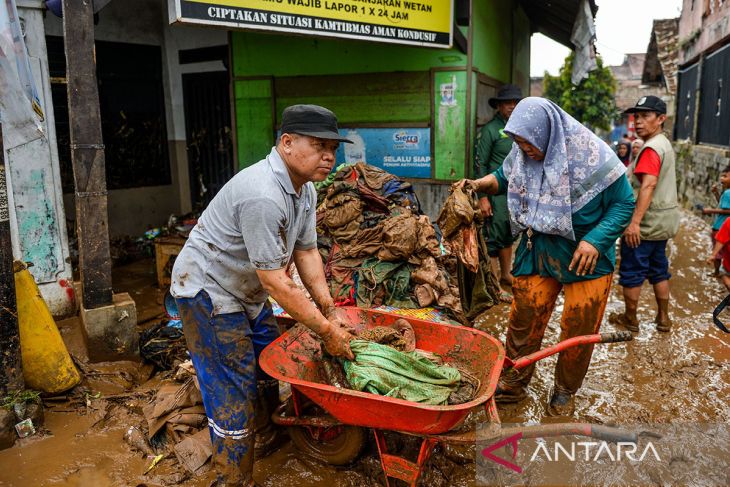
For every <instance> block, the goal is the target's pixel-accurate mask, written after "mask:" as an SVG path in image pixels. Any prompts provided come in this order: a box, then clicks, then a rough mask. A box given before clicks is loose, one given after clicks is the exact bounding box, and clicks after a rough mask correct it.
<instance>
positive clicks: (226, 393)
mask: <svg viewBox="0 0 730 487" xmlns="http://www.w3.org/2000/svg"><path fill="white" fill-rule="evenodd" d="M176 301H177V305H178V308H179V311H180V317H181V319H182V322H183V331H184V332H185V340H186V342H187V345H188V350H189V351H190V356H191V358H192V361H193V365H194V366H195V372H196V374H197V376H198V383H199V384H200V392H201V395H202V396H203V405H204V406H205V414H206V416H208V428H209V430H210V438H211V441H212V443H213V466H214V468H215V469H216V471H217V473H218V479H219V481H220V482H226V484H225V485H248V483H249V482H251V480H252V473H253V451H254V440H255V433H256V429H257V428H256V424H255V423H254V416H255V410H256V400H257V395H262V396H271V395H273V394H276V397H277V398H278V390H279V384H278V382H277V381H276V380H274V379H272V378H271V377H270V376H268V375H267V374H265V373H264V372H263V371H262V370H261V369H260V368H259V367H258V364H257V361H258V357H259V354H260V353H261V351H262V350H263V349H264V348H265V347H266V346H267V345H268V344H269V343H271V342H272V341H274V340H275V339H276V338H277V337H278V336H279V327H278V326H277V323H276V319H275V318H274V315H273V312H272V311H271V306H270V305H269V303H268V302H267V303H266V304H265V305H264V309H263V310H262V311H261V313H260V314H259V315H258V316H257V317H256V319H255V320H254V321H253V322H251V320H249V318H248V317H247V316H246V313H243V312H239V313H226V314H219V315H213V304H212V302H211V300H210V297H209V296H208V293H206V292H205V291H200V292H199V293H198V294H197V295H196V296H195V297H194V298H177V299H176ZM257 386H258V391H257ZM261 389H264V390H261ZM267 419H268V418H263V420H264V421H263V422H264V423H266V420H267Z"/></svg>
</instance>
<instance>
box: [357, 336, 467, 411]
mask: <svg viewBox="0 0 730 487" xmlns="http://www.w3.org/2000/svg"><path fill="white" fill-rule="evenodd" d="M350 349H351V350H352V353H353V354H354V355H355V360H354V361H350V360H346V361H344V368H345V374H346V375H347V381H348V382H349V383H350V385H351V386H352V388H353V389H355V390H357V391H363V392H369V393H371V394H379V395H381V396H387V397H395V398H398V399H404V400H406V401H412V402H417V403H421V404H430V405H444V404H446V403H447V401H448V399H449V396H450V395H451V393H452V392H454V391H455V390H457V389H458V387H459V383H460V381H461V373H460V372H459V371H458V370H457V369H456V368H454V367H451V366H449V365H436V364H435V363H433V362H431V361H430V360H428V359H427V358H425V357H423V356H422V355H420V354H419V353H418V352H399V351H398V350H396V349H394V348H392V347H389V346H387V345H381V344H379V343H374V342H369V341H366V340H358V339H355V340H352V341H350Z"/></svg>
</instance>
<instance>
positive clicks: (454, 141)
mask: <svg viewBox="0 0 730 487" xmlns="http://www.w3.org/2000/svg"><path fill="white" fill-rule="evenodd" d="M433 85H434V91H435V93H434V107H435V108H434V112H435V113H434V124H433V137H434V163H435V171H434V176H435V178H436V179H461V178H463V177H464V176H465V174H464V168H465V167H464V153H465V151H466V71H438V72H436V73H434V83H433Z"/></svg>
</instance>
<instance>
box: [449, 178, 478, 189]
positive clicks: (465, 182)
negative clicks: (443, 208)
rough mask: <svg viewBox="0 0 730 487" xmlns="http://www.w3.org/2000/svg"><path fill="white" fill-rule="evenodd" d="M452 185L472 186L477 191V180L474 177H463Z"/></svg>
mask: <svg viewBox="0 0 730 487" xmlns="http://www.w3.org/2000/svg"><path fill="white" fill-rule="evenodd" d="M451 187H452V188H454V189H468V188H471V189H473V190H474V191H477V182H476V181H475V180H473V179H462V180H461V181H457V182H455V183H454V184H452V185H451Z"/></svg>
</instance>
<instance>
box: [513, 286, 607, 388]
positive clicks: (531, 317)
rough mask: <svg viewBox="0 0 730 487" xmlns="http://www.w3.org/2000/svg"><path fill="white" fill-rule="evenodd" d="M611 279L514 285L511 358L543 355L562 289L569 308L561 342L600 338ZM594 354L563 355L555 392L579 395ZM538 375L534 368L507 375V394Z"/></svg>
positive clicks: (582, 349) (586, 350)
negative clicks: (541, 351) (592, 336)
mask: <svg viewBox="0 0 730 487" xmlns="http://www.w3.org/2000/svg"><path fill="white" fill-rule="evenodd" d="M612 278H613V276H612V275H607V276H603V277H599V278H597V279H591V280H589V281H582V282H574V283H570V284H561V283H560V282H558V281H557V280H555V279H553V278H551V277H542V276H519V277H515V279H514V284H513V285H512V294H513V295H514V300H513V301H512V309H511V310H510V315H509V329H508V330H507V341H506V349H507V350H506V351H507V356H508V357H509V358H511V359H515V358H519V357H523V356H525V355H529V354H531V353H533V352H536V351H538V350H540V348H541V345H542V338H543V336H544V335H545V329H546V328H547V324H548V321H549V320H550V315H551V314H552V312H553V308H554V307H555V301H556V300H557V298H558V294H559V293H560V290H561V289H564V290H565V304H564V307H563V316H562V319H561V321H560V328H561V331H560V340H561V341H562V340H565V339H567V338H571V337H574V336H578V335H590V334H592V333H598V329H599V328H600V327H601V320H602V319H603V312H604V311H605V309H606V301H608V295H609V292H610V291H611V280H612ZM592 354H593V345H580V346H577V347H572V348H569V349H567V350H564V351H563V352H560V355H559V356H558V364H557V366H556V367H555V392H556V393H563V394H575V393H576V391H577V390H578V389H579V388H580V386H581V385H582V384H583V378H584V377H585V375H586V372H587V371H588V365H589V364H590V362H591V355H592ZM534 371H535V364H532V365H530V366H528V367H525V368H524V369H521V370H519V371H512V370H508V371H506V372H505V373H504V374H503V377H502V379H501V382H502V384H503V385H504V386H506V387H507V388H509V389H518V388H525V387H526V386H527V384H529V382H530V379H531V378H532V374H533V372H534Z"/></svg>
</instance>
